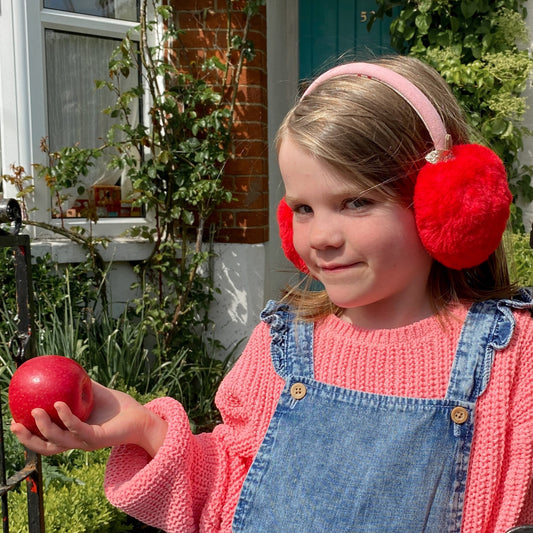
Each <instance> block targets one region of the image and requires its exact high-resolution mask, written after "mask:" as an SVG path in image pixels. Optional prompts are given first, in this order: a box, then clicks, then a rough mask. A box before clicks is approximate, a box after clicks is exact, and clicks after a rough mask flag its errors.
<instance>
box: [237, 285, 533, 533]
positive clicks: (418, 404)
mask: <svg viewBox="0 0 533 533" xmlns="http://www.w3.org/2000/svg"><path fill="white" fill-rule="evenodd" d="M524 300H525V301H518V300H517V301H515V300H513V301H510V300H501V301H495V300H490V301H486V302H481V303H476V304H474V305H473V306H472V307H471V309H470V310H469V312H468V314H467V317H466V320H465V323H464V326H463V328H462V331H461V335H460V339H459V343H458V346H457V351H456V355H455V358H454V362H453V366H452V370H451V374H450V379H449V384H448V390H447V393H446V396H445V398H444V399H425V398H407V397H396V396H384V395H379V394H372V393H365V392H360V391H355V390H351V389H345V388H341V387H336V386H333V385H328V384H326V383H322V382H318V381H316V380H315V379H314V371H313V325H312V324H310V323H304V322H301V321H295V320H294V316H293V314H292V313H291V311H290V309H289V308H288V307H287V306H285V305H279V304H276V303H275V302H269V304H268V305H267V307H266V308H265V310H264V311H263V313H262V315H261V318H262V320H264V321H265V322H267V323H269V324H270V330H271V336H272V343H271V356H272V361H273V364H274V368H275V370H276V372H277V373H278V374H279V375H280V376H281V377H282V378H283V379H284V380H285V382H286V383H285V387H284V389H283V392H282V394H281V397H280V399H279V402H278V404H277V407H276V410H275V412H274V415H273V417H272V420H271V422H270V425H269V427H268V430H267V433H266V435H265V437H264V440H263V442H262V444H261V447H260V449H259V451H258V453H257V456H256V457H255V460H254V462H253V464H252V466H251V468H250V471H249V473H248V475H247V477H246V479H245V482H244V485H243V487H242V491H241V495H240V499H239V502H238V505H237V508H236V511H235V516H234V519H233V531H234V532H235V533H243V532H247V533H276V532H281V533H293V532H294V533H297V532H298V533H314V532H323V531H331V532H335V533H342V532H352V533H353V532H357V533H365V532H368V533H370V532H375V533H385V532H386V533H418V532H428V533H446V532H449V533H459V532H460V528H461V519H462V509H463V500H464V493H465V484H466V476H467V469H468V460H469V455H470V448H471V443H472V434H473V428H474V408H475V403H476V399H477V398H478V396H479V395H480V394H481V393H482V392H483V391H484V390H485V388H486V386H487V383H488V381H489V377H490V372H491V368H492V362H493V358H494V351H495V350H499V349H503V348H505V347H506V346H507V345H508V343H509V341H510V339H511V336H512V333H513V329H514V324H515V322H514V317H513V314H512V311H511V309H510V308H511V307H516V308H524V307H530V306H531V304H530V303H528V302H530V301H531V300H530V296H529V294H527V293H524Z"/></svg>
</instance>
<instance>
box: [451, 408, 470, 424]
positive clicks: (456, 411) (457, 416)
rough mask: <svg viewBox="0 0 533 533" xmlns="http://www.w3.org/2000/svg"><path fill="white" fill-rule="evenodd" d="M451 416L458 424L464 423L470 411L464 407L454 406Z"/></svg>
mask: <svg viewBox="0 0 533 533" xmlns="http://www.w3.org/2000/svg"><path fill="white" fill-rule="evenodd" d="M450 416H451V417H452V420H453V421H454V422H455V423H456V424H464V423H465V422H466V421H467V420H468V411H467V410H466V409H465V408H464V407H454V408H453V409H452V412H451V415H450Z"/></svg>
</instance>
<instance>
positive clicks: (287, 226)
mask: <svg viewBox="0 0 533 533" xmlns="http://www.w3.org/2000/svg"><path fill="white" fill-rule="evenodd" d="M343 75H354V76H363V77H367V78H371V79H375V80H377V81H380V82H381V83H383V84H385V85H387V86H388V87H390V88H391V89H393V90H394V91H395V92H396V93H397V94H399V95H400V96H401V97H402V98H403V99H404V100H405V101H406V102H407V103H408V104H409V105H410V106H411V107H412V108H413V109H414V110H415V111H416V113H417V114H418V115H419V117H420V119H421V120H422V122H423V123H424V124H425V126H426V128H427V130H428V132H429V134H430V136H431V139H432V141H433V145H434V148H435V150H434V151H433V152H431V153H430V154H428V155H426V156H425V158H426V160H427V163H426V164H425V165H424V166H423V167H422V168H421V169H420V171H419V173H418V175H417V178H416V183H415V189H414V195H413V206H414V214H415V220H416V226H417V230H418V234H419V237H420V240H421V242H422V244H423V246H424V247H425V248H426V250H427V251H428V253H429V254H430V255H431V256H432V257H434V258H435V259H436V260H437V261H439V262H440V263H442V264H443V265H445V266H447V267H448V268H452V269H455V270H461V269H464V268H471V267H474V266H477V265H480V264H481V263H483V262H484V261H486V260H487V259H488V258H489V256H490V255H491V254H492V253H493V252H494V251H495V250H496V248H497V247H498V245H499V243H500V241H501V238H502V235H503V232H504V231H505V227H506V225H507V220H508V218H509V214H510V205H511V201H512V195H511V192H510V190H509V184H508V182H507V174H506V172H505V167H504V165H503V163H502V161H501V159H500V158H499V157H498V156H497V155H496V154H495V153H494V152H493V151H492V150H490V149H489V148H487V147H485V146H481V145H478V144H464V145H459V146H455V147H453V148H451V138H450V136H449V135H448V134H447V132H446V127H445V125H444V123H443V121H442V119H441V118H440V116H439V114H438V112H437V110H436V109H435V107H434V106H433V105H432V103H431V102H430V100H429V99H428V98H427V96H426V95H425V94H424V93H423V92H422V91H421V90H420V89H418V87H416V86H415V85H414V84H413V83H411V82H410V81H409V80H407V79H406V78H404V77H403V76H401V75H400V74H398V73H396V72H394V71H392V70H390V69H389V68H386V67H383V66H380V65H374V64H372V63H348V64H346V65H340V66H337V67H334V68H332V69H331V70H328V71H327V72H325V73H324V74H322V75H321V76H319V77H318V78H317V79H316V80H315V81H314V82H313V83H312V84H311V85H310V86H309V87H308V88H307V90H306V91H305V93H304V95H303V96H302V99H303V98H305V96H307V95H308V94H309V93H311V92H312V91H313V90H315V88H316V87H317V86H318V85H320V84H321V83H323V82H324V81H325V80H328V79H330V78H334V77H337V76H343ZM292 219H293V214H292V211H291V209H290V208H289V206H288V205H287V204H286V202H285V200H284V199H283V200H282V201H281V203H280V205H279V208H278V223H279V227H280V235H281V243H282V248H283V251H284V252H285V255H286V256H287V258H288V259H290V260H291V261H292V262H293V263H294V264H295V265H296V267H297V268H298V269H299V270H301V271H302V272H306V273H307V272H308V268H307V265H306V264H305V263H304V262H303V260H302V259H301V257H300V256H299V255H298V253H297V252H296V250H295V248H294V244H293V228H292Z"/></svg>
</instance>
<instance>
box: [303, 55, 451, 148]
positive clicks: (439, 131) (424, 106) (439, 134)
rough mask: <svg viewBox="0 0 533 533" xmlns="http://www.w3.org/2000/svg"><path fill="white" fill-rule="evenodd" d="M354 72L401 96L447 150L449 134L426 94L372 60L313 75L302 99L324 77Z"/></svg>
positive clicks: (436, 145) (325, 78) (439, 146)
mask: <svg viewBox="0 0 533 533" xmlns="http://www.w3.org/2000/svg"><path fill="white" fill-rule="evenodd" d="M354 75H356V76H365V77H367V78H370V79H372V78H374V79H376V80H378V81H380V82H381V83H384V84H385V85H387V86H388V87H390V88H391V89H393V90H394V92H396V93H397V94H398V95H399V96H401V97H402V98H403V99H404V100H405V101H406V102H407V103H408V104H410V105H411V107H412V108H413V109H414V110H415V111H416V112H417V114H418V116H419V117H420V119H421V120H422V122H423V123H424V124H425V126H426V128H427V130H428V132H429V134H430V136H431V139H432V140H433V146H434V147H435V150H438V151H439V152H445V151H448V150H449V149H450V146H449V145H448V144H449V141H447V139H448V138H449V136H448V134H447V132H446V128H445V127H444V124H443V122H442V119H441V118H440V116H439V114H438V113H437V110H436V109H435V107H434V106H433V104H432V103H431V102H430V101H429V99H428V97H427V96H426V95H425V94H424V93H423V92H422V91H421V90H420V89H419V88H418V87H417V86H416V85H414V84H413V83H411V82H410V81H409V80H407V79H405V78H404V77H403V76H401V75H400V74H397V73H396V72H394V71H393V70H390V69H389V68H386V67H381V66H379V65H373V64H372V63H348V64H346V65H339V66H338V67H334V68H332V69H331V70H328V71H327V72H325V73H324V74H322V75H321V76H319V77H318V78H316V80H314V81H313V83H311V85H309V87H308V88H307V89H306V91H305V92H304V94H303V96H302V98H304V97H305V96H307V95H308V94H309V93H310V92H312V91H313V90H314V89H315V88H316V87H317V86H318V85H320V84H322V83H323V82H324V81H326V80H329V79H331V78H335V77H337V76H354Z"/></svg>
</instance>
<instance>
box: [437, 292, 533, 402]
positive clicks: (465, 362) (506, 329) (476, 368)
mask: <svg viewBox="0 0 533 533" xmlns="http://www.w3.org/2000/svg"><path fill="white" fill-rule="evenodd" d="M513 308H515V309H530V310H531V309H532V308H533V304H532V300H531V294H530V293H529V292H528V291H525V290H524V291H521V292H520V293H519V295H518V297H517V299H514V300H486V301H482V302H475V303H474V304H473V305H472V307H471V308H470V310H469V311H468V314H467V316H466V319H465V323H464V325H463V329H462V331H461V335H460V337H459V343H458V346H457V352H456V355H455V360H454V363H453V366H452V371H451V374H450V381H449V384H448V392H447V394H446V398H448V399H451V400H459V401H465V402H475V401H476V399H477V398H478V397H479V396H480V395H481V394H482V393H483V391H484V390H485V388H486V387H487V384H488V382H489V378H490V373H491V370H492V363H493V361H494V353H495V351H496V350H503V349H504V348H506V347H507V346H508V344H509V342H510V341H511V337H512V335H513V332H514V327H515V318H514V316H513V312H512V309H513Z"/></svg>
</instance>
